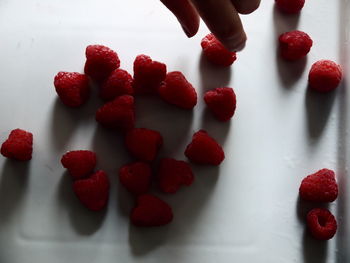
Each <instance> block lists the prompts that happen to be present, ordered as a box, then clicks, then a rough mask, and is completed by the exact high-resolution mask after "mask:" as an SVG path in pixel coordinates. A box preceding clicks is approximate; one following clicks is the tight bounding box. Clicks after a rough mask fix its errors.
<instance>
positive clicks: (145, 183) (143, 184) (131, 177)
mask: <svg viewBox="0 0 350 263" xmlns="http://www.w3.org/2000/svg"><path fill="white" fill-rule="evenodd" d="M151 176H152V169H151V166H150V165H149V164H148V163H143V162H136V163H131V164H127V165H124V166H122V167H121V168H120V170H119V181H120V183H121V184H122V185H124V187H125V188H126V189H127V190H128V191H129V192H130V193H132V194H135V195H141V194H145V193H147V192H148V190H149V188H150V185H151Z"/></svg>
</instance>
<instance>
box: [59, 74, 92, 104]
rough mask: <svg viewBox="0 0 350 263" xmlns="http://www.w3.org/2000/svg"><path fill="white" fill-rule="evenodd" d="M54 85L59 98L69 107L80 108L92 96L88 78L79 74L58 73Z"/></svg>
mask: <svg viewBox="0 0 350 263" xmlns="http://www.w3.org/2000/svg"><path fill="white" fill-rule="evenodd" d="M54 85H55V89H56V92H57V94H58V97H59V98H60V99H61V101H62V102H63V103H64V104H65V105H67V106H69V107H79V106H81V105H82V104H84V103H85V102H86V101H87V100H88V99H89V96H90V87H89V80H88V77H87V76H86V75H84V74H80V73H78V72H63V71H61V72H58V74H57V75H56V76H55V80H54Z"/></svg>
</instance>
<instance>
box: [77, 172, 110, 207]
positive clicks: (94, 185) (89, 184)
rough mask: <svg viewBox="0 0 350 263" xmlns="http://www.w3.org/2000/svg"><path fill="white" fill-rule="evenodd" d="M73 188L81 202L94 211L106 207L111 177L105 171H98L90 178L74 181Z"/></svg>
mask: <svg viewBox="0 0 350 263" xmlns="http://www.w3.org/2000/svg"><path fill="white" fill-rule="evenodd" d="M73 190H74V193H75V195H76V196H77V197H78V199H79V200H80V202H81V203H82V204H83V205H84V206H86V207H87V208H88V209H90V210H93V211H98V210H102V209H103V208H105V207H106V205H107V202H108V196H109V179H108V176H107V174H106V173H105V172H104V171H97V172H96V173H94V174H93V175H91V176H90V177H89V178H86V179H79V180H77V181H75V182H74V183H73Z"/></svg>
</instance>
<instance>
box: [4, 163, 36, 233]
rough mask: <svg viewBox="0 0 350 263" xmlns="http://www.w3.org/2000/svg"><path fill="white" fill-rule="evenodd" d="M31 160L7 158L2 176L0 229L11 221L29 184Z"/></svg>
mask: <svg viewBox="0 0 350 263" xmlns="http://www.w3.org/2000/svg"><path fill="white" fill-rule="evenodd" d="M29 170H30V161H26V162H21V161H15V160H10V159H6V160H5V161H4V165H3V167H2V171H1V177H0V214H1V216H0V229H1V228H2V227H3V225H4V224H5V225H6V223H11V222H12V220H13V218H12V215H13V214H15V210H16V209H17V208H18V206H19V204H20V203H21V201H22V199H23V198H24V195H25V193H26V188H27V185H28V175H29Z"/></svg>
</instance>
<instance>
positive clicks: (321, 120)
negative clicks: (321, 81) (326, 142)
mask: <svg viewBox="0 0 350 263" xmlns="http://www.w3.org/2000/svg"><path fill="white" fill-rule="evenodd" d="M336 93H337V90H335V91H331V92H328V93H319V92H316V91H312V90H310V89H309V88H307V90H306V93H305V107H306V115H307V116H306V117H307V118H306V120H307V128H308V134H309V138H310V139H311V141H310V142H311V143H312V142H315V140H316V141H317V139H319V137H320V136H321V135H322V133H323V131H324V128H325V127H326V124H327V122H328V120H329V116H330V113H331V110H332V107H333V104H334V99H335V97H336Z"/></svg>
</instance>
